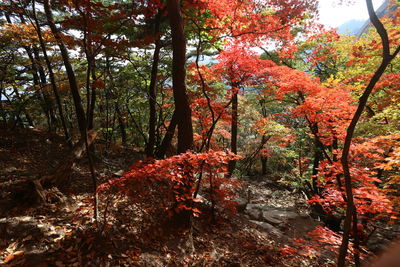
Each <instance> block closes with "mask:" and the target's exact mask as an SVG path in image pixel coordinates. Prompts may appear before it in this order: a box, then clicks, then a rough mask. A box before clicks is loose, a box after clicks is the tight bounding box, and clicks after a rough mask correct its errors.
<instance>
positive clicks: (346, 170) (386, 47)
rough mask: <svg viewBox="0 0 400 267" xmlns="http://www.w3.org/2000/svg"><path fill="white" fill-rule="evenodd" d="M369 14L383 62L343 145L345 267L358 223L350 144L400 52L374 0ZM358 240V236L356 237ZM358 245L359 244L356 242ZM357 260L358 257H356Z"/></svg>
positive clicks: (340, 259)
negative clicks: (374, 92)
mask: <svg viewBox="0 0 400 267" xmlns="http://www.w3.org/2000/svg"><path fill="white" fill-rule="evenodd" d="M366 3H367V8H368V14H369V17H370V20H371V22H372V24H373V25H374V27H375V28H376V30H377V32H378V34H379V36H380V38H381V41H382V48H383V50H382V62H381V64H380V66H379V67H378V69H377V70H376V72H375V73H374V75H373V76H372V78H371V80H370V82H369V83H368V85H367V87H366V88H365V90H364V93H363V94H362V96H361V97H360V99H359V102H358V107H357V110H356V112H355V114H354V116H353V118H352V120H351V122H350V124H349V127H348V128H347V134H346V138H345V142H344V146H343V152H342V158H341V163H342V166H343V174H344V181H345V189H346V197H347V208H346V217H345V221H344V230H343V239H342V244H341V246H340V249H339V257H338V264H337V266H338V267H344V266H345V263H346V255H347V249H348V245H349V238H350V230H351V224H352V221H353V224H356V225H357V221H356V220H355V219H356V218H357V216H356V212H357V211H356V207H355V205H354V197H353V187H352V181H351V174H350V166H349V153H350V146H351V142H352V139H353V135H354V130H355V128H356V126H357V123H358V121H359V119H360V117H361V115H362V113H363V110H364V108H365V106H366V104H367V101H368V98H369V96H370V94H371V92H372V90H373V89H374V87H375V85H376V83H377V82H378V81H379V79H380V78H381V77H382V75H383V73H384V72H385V70H386V68H387V66H388V65H389V64H390V62H391V61H392V60H393V58H395V57H396V56H397V54H398V53H399V52H400V46H399V47H397V48H396V50H395V51H394V53H393V54H391V53H390V43H389V37H388V34H387V31H386V29H385V27H384V26H383V24H382V22H381V21H380V20H379V18H378V16H377V15H376V13H375V10H374V6H373V4H372V0H366ZM354 235H357V232H354ZM355 239H356V240H357V238H355ZM356 246H357V244H356ZM357 254H358V253H357V249H356V256H357ZM356 262H357V259H356Z"/></svg>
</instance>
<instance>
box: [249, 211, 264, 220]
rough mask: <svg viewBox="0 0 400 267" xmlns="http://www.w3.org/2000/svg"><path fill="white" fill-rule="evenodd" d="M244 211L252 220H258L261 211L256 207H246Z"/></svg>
mask: <svg viewBox="0 0 400 267" xmlns="http://www.w3.org/2000/svg"><path fill="white" fill-rule="evenodd" d="M246 213H247V214H248V215H249V216H250V218H251V219H253V220H259V219H260V217H261V211H260V210H258V209H247V210H246Z"/></svg>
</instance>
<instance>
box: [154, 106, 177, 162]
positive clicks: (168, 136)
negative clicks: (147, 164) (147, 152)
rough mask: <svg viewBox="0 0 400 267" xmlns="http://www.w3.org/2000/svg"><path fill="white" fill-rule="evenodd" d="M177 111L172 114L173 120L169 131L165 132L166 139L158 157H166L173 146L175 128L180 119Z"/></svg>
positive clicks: (158, 152)
mask: <svg viewBox="0 0 400 267" xmlns="http://www.w3.org/2000/svg"><path fill="white" fill-rule="evenodd" d="M176 117H177V116H176V111H174V113H173V114H172V118H171V122H170V123H169V125H168V129H167V132H166V133H165V136H164V139H163V140H162V142H161V145H160V147H159V149H158V151H157V153H156V156H157V158H164V157H165V155H166V153H167V150H168V148H169V147H170V146H171V141H172V138H173V137H174V133H175V128H176V126H177V125H178V120H177V118H176Z"/></svg>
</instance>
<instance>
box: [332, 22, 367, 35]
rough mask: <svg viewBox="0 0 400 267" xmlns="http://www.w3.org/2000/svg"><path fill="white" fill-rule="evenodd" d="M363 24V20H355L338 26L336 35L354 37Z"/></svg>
mask: <svg viewBox="0 0 400 267" xmlns="http://www.w3.org/2000/svg"><path fill="white" fill-rule="evenodd" d="M364 24H365V21H364V20H356V19H352V20H349V21H347V22H345V23H344V24H342V25H340V26H339V28H338V33H340V34H349V35H356V34H357V33H358V32H359V31H360V29H361V27H362V26H363V25H364Z"/></svg>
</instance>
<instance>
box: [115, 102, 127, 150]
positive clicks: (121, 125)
mask: <svg viewBox="0 0 400 267" xmlns="http://www.w3.org/2000/svg"><path fill="white" fill-rule="evenodd" d="M115 112H116V113H117V119H118V127H119V131H120V133H121V139H122V145H123V146H126V143H127V142H126V141H127V137H126V127H125V122H124V119H123V117H122V114H121V109H120V108H119V104H118V102H115Z"/></svg>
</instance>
